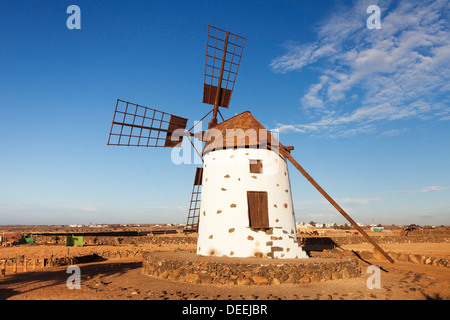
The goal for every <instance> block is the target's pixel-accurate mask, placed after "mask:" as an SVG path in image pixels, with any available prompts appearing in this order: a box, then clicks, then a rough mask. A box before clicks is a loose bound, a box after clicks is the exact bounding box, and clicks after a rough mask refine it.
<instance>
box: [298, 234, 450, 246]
mask: <svg viewBox="0 0 450 320" xmlns="http://www.w3.org/2000/svg"><path fill="white" fill-rule="evenodd" d="M371 238H372V239H373V240H374V241H375V242H376V243H378V244H383V243H450V235H414V236H390V235H381V236H371ZM298 241H299V243H301V244H310V245H316V244H317V245H323V244H326V245H332V244H334V245H346V244H360V243H369V242H368V241H367V240H366V239H365V238H364V237H363V236H361V235H349V236H344V237H320V236H317V237H314V236H313V237H299V238H298Z"/></svg>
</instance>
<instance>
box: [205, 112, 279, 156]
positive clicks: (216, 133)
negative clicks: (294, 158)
mask: <svg viewBox="0 0 450 320" xmlns="http://www.w3.org/2000/svg"><path fill="white" fill-rule="evenodd" d="M203 141H205V142H206V143H205V147H204V148H203V152H202V153H203V154H205V153H207V152H208V151H212V150H220V149H231V148H238V147H254V148H260V149H262V148H264V149H274V147H276V149H278V148H279V146H281V144H280V143H279V141H278V140H277V139H276V138H275V137H273V136H272V134H271V133H270V132H269V131H268V130H267V129H266V128H264V126H263V125H261V124H260V123H259V122H258V120H256V119H255V117H254V116H253V115H252V114H251V113H250V112H249V111H245V112H243V113H241V114H238V115H236V116H234V117H232V118H230V119H228V120H226V121H224V122H221V123H219V124H217V125H216V126H214V127H213V128H211V129H209V130H208V131H206V132H205V134H204V136H203Z"/></svg>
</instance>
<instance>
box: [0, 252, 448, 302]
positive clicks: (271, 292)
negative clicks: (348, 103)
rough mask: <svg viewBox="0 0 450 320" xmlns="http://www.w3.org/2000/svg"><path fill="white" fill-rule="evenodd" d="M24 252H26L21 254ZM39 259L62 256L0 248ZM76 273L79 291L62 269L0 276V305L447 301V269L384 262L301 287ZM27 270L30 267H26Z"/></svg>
mask: <svg viewBox="0 0 450 320" xmlns="http://www.w3.org/2000/svg"><path fill="white" fill-rule="evenodd" d="M194 248H195V245H192V244H191V245H184V247H181V248H180V245H165V246H162V247H161V246H155V245H153V246H152V245H139V246H137V247H136V246H131V245H130V246H120V247H117V246H109V247H108V246H85V247H71V248H70V249H69V251H70V255H78V254H80V255H84V254H89V253H93V252H96V251H98V250H103V251H106V250H113V251H117V250H118V249H121V250H122V249H123V250H126V249H130V250H137V249H143V250H146V251H152V250H169V251H172V250H175V249H177V250H180V249H181V250H185V249H186V250H189V249H194ZM385 248H386V249H388V250H392V251H395V252H411V253H423V254H430V253H431V255H433V256H438V254H439V255H441V256H446V257H448V256H450V254H449V252H450V244H389V245H386V246H385ZM25 249H27V250H29V251H25ZM345 249H353V250H358V251H360V250H366V249H367V250H370V251H371V250H372V248H371V247H370V245H367V246H366V245H348V246H345ZM18 254H23V255H25V256H26V258H29V259H33V258H42V257H43V256H45V257H48V256H49V255H50V254H53V255H54V257H57V256H65V255H67V247H65V246H61V245H59V246H58V245H55V246H49V245H45V246H44V245H42V246H35V245H32V246H29V247H25V246H20V247H6V248H0V258H6V257H17V255H18ZM370 264H375V265H378V266H379V267H380V268H381V270H382V272H381V288H380V289H369V288H368V287H367V279H368V277H369V276H370V275H371V273H370V274H369V273H366V269H367V268H366V267H365V266H367V267H368V266H369V265H370ZM78 266H79V267H80V270H81V289H79V290H77V289H75V290H70V289H68V288H67V284H66V281H67V279H68V277H69V276H70V274H67V273H66V271H67V267H51V268H49V267H46V268H42V269H39V268H38V269H36V270H31V271H30V270H28V271H27V272H20V270H18V273H17V274H12V273H11V272H7V274H6V276H5V277H0V299H1V300H6V299H7V300H229V299H232V300H449V299H450V272H449V269H448V268H446V267H439V266H430V265H419V264H412V263H406V262H396V263H395V264H391V263H389V262H388V261H386V260H373V261H368V262H367V264H364V265H363V268H362V275H361V277H358V278H353V279H345V280H344V279H339V280H332V281H325V282H319V283H309V284H303V285H298V284H297V285H293V284H280V285H276V286H273V285H271V286H227V285H207V284H188V283H182V282H175V281H169V280H162V279H158V278H154V277H151V276H146V275H144V274H143V273H142V258H141V257H136V258H114V259H108V260H105V261H100V262H95V263H94V262H93V263H85V264H79V265H78ZM29 269H30V268H29Z"/></svg>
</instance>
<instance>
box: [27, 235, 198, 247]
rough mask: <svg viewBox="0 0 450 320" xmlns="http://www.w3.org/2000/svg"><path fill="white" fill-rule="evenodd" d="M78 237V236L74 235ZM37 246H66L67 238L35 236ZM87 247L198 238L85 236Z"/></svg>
mask: <svg viewBox="0 0 450 320" xmlns="http://www.w3.org/2000/svg"><path fill="white" fill-rule="evenodd" d="M74 235H76V234H74ZM32 237H33V239H34V243H35V244H65V243H66V236H60V235H58V236H49V235H45V236H44V235H33V236H32ZM83 241H84V244H86V245H120V244H156V245H164V244H192V243H194V244H196V243H197V237H185V236H173V237H167V236H123V237H116V236H84V237H83Z"/></svg>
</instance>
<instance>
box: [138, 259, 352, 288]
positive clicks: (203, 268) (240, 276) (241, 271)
mask: <svg viewBox="0 0 450 320" xmlns="http://www.w3.org/2000/svg"><path fill="white" fill-rule="evenodd" d="M322 260H325V261H321V262H320V263H314V262H313V261H311V260H309V259H308V262H305V263H302V262H296V263H294V262H292V263H284V262H283V263H281V262H280V261H278V262H277V263H264V264H261V263H259V264H258V263H237V262H233V258H231V259H229V260H228V261H227V262H223V261H222V262H217V261H214V259H212V258H209V259H206V260H203V261H195V259H186V258H184V259H183V258H180V259H177V258H173V257H170V255H169V257H166V256H165V255H164V254H161V253H159V254H156V253H146V254H144V257H143V265H142V267H143V272H144V274H146V275H150V276H154V277H158V278H161V279H168V280H174V281H181V282H188V283H197V284H225V285H269V284H271V285H276V284H281V283H291V284H307V283H310V282H319V281H327V280H335V279H348V278H354V277H358V276H360V274H361V270H360V267H359V264H358V262H357V261H356V260H354V259H342V260H332V259H329V261H326V260H327V259H322ZM272 262H273V260H272ZM275 262H276V261H275Z"/></svg>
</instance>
